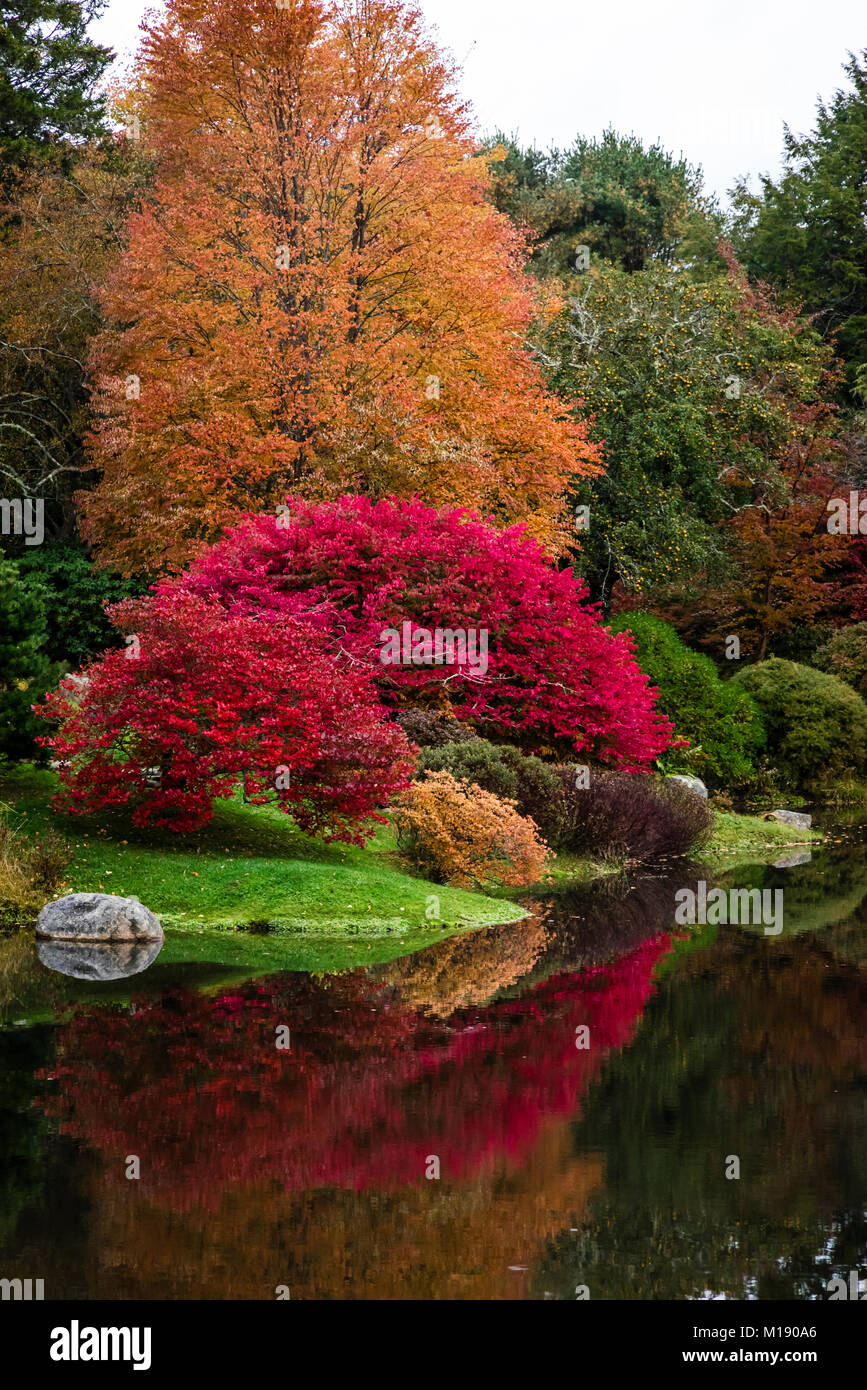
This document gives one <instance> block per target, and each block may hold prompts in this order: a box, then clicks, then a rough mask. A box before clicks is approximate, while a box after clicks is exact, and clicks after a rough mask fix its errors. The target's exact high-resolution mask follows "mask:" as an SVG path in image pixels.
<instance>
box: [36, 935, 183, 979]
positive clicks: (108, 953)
mask: <svg viewBox="0 0 867 1390" xmlns="http://www.w3.org/2000/svg"><path fill="white" fill-rule="evenodd" d="M162 948H163V941H162V938H161V939H160V940H159V941H94V942H87V941H48V940H46V939H45V938H44V937H39V938H37V941H36V954H37V956H38V958H39V960H40V961H41V962H42V964H43V965H44V966H45V967H46V969H48V970H56V971H58V972H59V973H60V974H61V975H71V976H72V978H73V979H75V980H125V979H127V978H128V976H130V975H140V974H141V972H142V971H143V970H147V968H148V966H149V965H153V963H154V961H155V960H156V958H157V956H158V955H159V953H160V951H161V950H162Z"/></svg>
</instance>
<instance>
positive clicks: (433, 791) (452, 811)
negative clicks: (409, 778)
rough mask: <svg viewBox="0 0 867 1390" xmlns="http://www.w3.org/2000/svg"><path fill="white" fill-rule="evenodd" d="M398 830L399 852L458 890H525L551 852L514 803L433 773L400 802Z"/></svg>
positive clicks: (410, 790) (397, 811)
mask: <svg viewBox="0 0 867 1390" xmlns="http://www.w3.org/2000/svg"><path fill="white" fill-rule="evenodd" d="M394 825H395V828H396V830H397V842H398V845H399V846H400V849H401V851H402V852H403V853H404V854H405V856H406V857H407V859H409V860H410V861H411V862H412V863H413V864H415V865H416V867H417V868H419V869H421V870H422V871H423V872H424V873H425V874H426V875H427V876H428V877H430V878H433V879H435V880H436V881H438V882H445V883H451V884H454V885H455V887H458V888H473V887H483V886H484V885H485V884H488V883H504V884H508V885H510V886H513V887H521V886H523V885H526V884H530V883H535V882H536V881H537V880H538V879H539V878H540V877H541V875H542V872H543V870H544V867H545V860H546V858H547V855H548V847H547V845H546V844H545V842H544V840H542V839H541V837H540V835H539V833H538V831H537V830H536V827H535V825H534V824H533V822H532V821H530V820H527V819H525V817H524V816H519V815H518V812H517V811H516V810H515V803H514V801H508V800H506V799H504V798H500V797H498V796H494V795H493V794H492V793H491V792H486V791H483V790H482V788H481V787H479V786H477V785H476V784H475V783H471V784H470V785H466V784H465V783H460V782H456V781H455V779H454V777H451V776H450V775H449V773H447V772H429V773H427V774H426V776H425V777H424V778H423V779H422V780H421V781H418V782H414V783H413V784H412V786H411V787H409V788H408V789H407V790H406V791H405V792H404V793H403V794H402V796H401V797H400V800H399V801H398V803H397V804H396V806H395V810H394Z"/></svg>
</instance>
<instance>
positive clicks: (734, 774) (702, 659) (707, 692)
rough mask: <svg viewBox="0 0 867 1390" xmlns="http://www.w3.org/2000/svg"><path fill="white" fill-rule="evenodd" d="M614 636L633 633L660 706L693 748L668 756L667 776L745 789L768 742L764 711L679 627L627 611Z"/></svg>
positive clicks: (679, 735)
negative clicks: (672, 774)
mask: <svg viewBox="0 0 867 1390" xmlns="http://www.w3.org/2000/svg"><path fill="white" fill-rule="evenodd" d="M610 627H611V631H612V632H624V631H629V632H631V633H632V636H633V637H634V639H635V656H636V659H637V661H638V664H639V666H640V667H641V669H642V670H643V671H645V672H646V673H647V675H648V676H649V677H650V681H651V684H652V685H655V686H656V688H657V690H658V691H659V697H658V699H657V702H656V707H657V709H658V710H660V711H661V712H662V713H663V714H665V715H667V716H668V718H669V719H670V720H671V721H672V723H673V724H674V733H675V738H682V739H688V740H689V745H690V746H689V748H684V749H676V748H674V749H671V750H670V751H669V752H668V753H666V755H665V759H664V762H665V770H666V771H667V772H692V773H695V774H697V775H698V776H699V777H702V778H703V779H704V780H705V781H706V782H708V783H709V784H710V785H711V786H732V787H738V786H746V785H748V784H749V783H750V782H752V781H753V779H754V778H755V776H756V766H755V759H756V757H757V755H758V754H759V752H760V751H761V749H762V748H763V747H764V743H765V731H764V726H763V722H762V715H761V711H760V709H759V708H758V707H757V705H756V704H755V702H754V701H753V700H752V698H751V696H750V694H749V693H748V692H747V691H746V690H745V689H744V688H743V687H742V686H737V685H735V684H734V683H733V682H732V681H730V680H723V679H722V678H721V676H720V674H719V671H718V670H717V668H716V666H715V665H714V663H713V662H712V661H711V659H710V657H708V656H705V655H704V654H703V653H702V652H696V651H693V650H692V649H691V648H689V647H687V646H686V645H685V644H684V643H683V642H682V641H681V639H680V637H679V636H678V635H677V633H676V632H675V630H674V628H673V627H672V626H671V625H670V624H669V623H665V622H663V621H662V620H661V619H660V618H654V617H652V616H651V614H649V613H622V614H621V615H620V616H619V617H617V618H615V619H614V620H613V621H612V622H611V624H610Z"/></svg>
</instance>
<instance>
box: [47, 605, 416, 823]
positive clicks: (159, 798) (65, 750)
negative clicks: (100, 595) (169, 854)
mask: <svg viewBox="0 0 867 1390" xmlns="http://www.w3.org/2000/svg"><path fill="white" fill-rule="evenodd" d="M109 616H110V617H111V620H112V622H113V623H115V625H116V626H117V627H119V628H120V629H121V630H123V631H126V632H131V633H133V634H134V637H133V638H132V639H129V645H128V648H127V650H125V651H110V652H107V653H106V654H105V655H104V656H103V657H102V658H101V659H100V660H99V661H97V662H95V663H93V664H92V665H91V666H90V667H88V668H87V669H86V671H85V672H84V673H82V674H83V677H84V678H83V679H82V676H81V675H79V676H77V677H74V678H67V679H66V680H64V681H63V682H62V683H61V686H60V688H59V690H57V691H55V692H53V693H52V694H50V695H48V696H47V697H46V700H45V702H44V704H43V705H42V706H41V710H40V712H41V713H43V714H44V715H46V716H47V717H48V718H50V719H53V720H56V721H57V722H58V724H59V730H58V732H57V733H55V734H54V735H53V736H51V737H48V738H46V739H45V740H43V741H44V742H45V743H47V744H48V745H49V746H50V747H51V748H52V749H53V750H54V754H55V757H56V758H57V760H58V762H59V764H60V776H61V783H62V789H61V793H60V795H59V798H58V805H59V806H60V807H62V808H63V809H65V810H68V811H73V812H78V813H86V812H90V811H94V810H97V809H100V808H102V807H106V806H119V805H124V806H130V807H132V808H133V819H134V820H135V821H136V823H138V824H146V823H148V822H151V823H154V824H157V825H166V826H170V827H172V828H173V829H175V830H192V829H195V828H196V827H198V826H200V825H202V824H204V823H205V822H206V821H207V820H209V819H210V816H211V807H212V803H213V801H214V799H215V798H216V797H219V796H228V795H231V794H232V793H233V792H234V791H235V790H236V788H237V787H238V785H239V784H242V785H243V787H244V790H245V792H246V794H247V796H248V798H249V799H250V800H251V801H253V802H256V803H259V804H262V803H265V802H269V801H272V802H275V803H276V804H277V805H279V806H280V808H281V809H282V810H284V811H287V812H290V813H291V814H292V816H293V817H294V818H295V820H296V821H297V823H298V824H299V825H300V826H301V828H302V829H303V830H305V831H307V832H308V833H311V834H319V835H323V836H325V837H326V838H329V839H339V840H346V841H350V842H353V843H359V844H360V843H363V836H362V834H361V831H360V826H361V825H362V824H363V823H364V822H365V821H366V820H367V819H373V820H382V819H383V817H382V816H381V815H377V813H376V808H377V807H379V806H383V805H385V804H386V803H387V801H388V798H389V796H390V795H391V794H392V793H393V792H394V791H396V790H397V789H399V788H400V787H402V786H403V785H404V784H405V782H406V780H407V776H408V774H409V771H410V769H411V766H412V760H411V758H410V757H409V745H408V743H407V741H406V739H405V737H404V735H403V732H402V730H401V729H400V728H399V727H398V726H397V725H395V724H393V723H389V722H388V721H387V720H386V718H385V715H384V712H383V710H382V708H381V706H380V705H379V704H378V702H377V699H376V694H375V691H374V689H373V686H372V682H371V679H370V675H369V672H368V671H366V670H365V669H364V668H362V667H361V666H359V665H357V664H356V665H354V666H350V665H349V664H348V662H347V661H346V660H341V659H340V658H339V657H336V656H335V654H334V653H333V652H331V651H329V650H327V649H326V644H325V641H324V639H323V637H322V636H321V635H320V634H318V633H317V632H316V631H315V630H314V628H313V627H312V626H311V623H310V622H309V621H305V620H303V619H297V618H286V617H283V616H280V615H275V614H272V615H269V618H268V620H267V621H261V620H258V619H255V618H251V617H249V616H246V615H244V614H242V613H228V612H226V610H225V609H224V608H222V607H220V606H219V605H217V604H216V603H209V602H207V601H206V600H204V599H201V598H197V597H195V596H194V595H192V594H188V593H184V592H182V591H180V590H167V591H164V592H162V593H160V594H158V595H157V596H155V597H154V598H150V599H136V600H127V601H125V602H124V603H120V604H117V605H115V607H114V608H113V609H111V610H109ZM154 783H156V785H154Z"/></svg>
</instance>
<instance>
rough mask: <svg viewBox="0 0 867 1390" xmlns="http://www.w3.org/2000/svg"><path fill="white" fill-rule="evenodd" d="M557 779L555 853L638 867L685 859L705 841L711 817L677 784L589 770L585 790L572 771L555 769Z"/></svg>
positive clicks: (699, 801)
mask: <svg viewBox="0 0 867 1390" xmlns="http://www.w3.org/2000/svg"><path fill="white" fill-rule="evenodd" d="M558 773H559V776H560V782H561V788H562V799H561V807H562V811H561V822H560V833H559V836H558V838H557V841H556V847H557V848H558V849H560V850H571V851H572V852H573V853H576V854H587V855H590V856H592V857H593V858H598V859H605V858H618V859H629V860H632V861H633V862H636V863H641V862H642V861H644V860H647V859H664V858H667V857H671V856H674V855H682V854H688V853H689V852H690V850H693V849H696V848H698V847H699V846H700V845H702V844H704V843H706V841H707V840H708V839H709V838H710V835H711V832H712V830H713V811H712V810H711V808H710V807H709V806H708V804H707V802H706V801H704V800H703V799H702V798H701V797H700V796H697V795H696V794H695V792H692V791H690V790H689V788H688V787H684V786H683V785H682V784H680V783H678V782H666V781H659V780H657V779H656V778H654V777H649V776H647V775H646V774H641V773H634V772H602V771H598V770H596V769H594V770H593V771H591V773H590V777H589V781H588V783H587V785H586V786H585V785H584V782H585V780H586V778H585V777H584V776H579V775H578V769H577V768H575V767H572V766H565V767H560V768H558Z"/></svg>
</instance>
